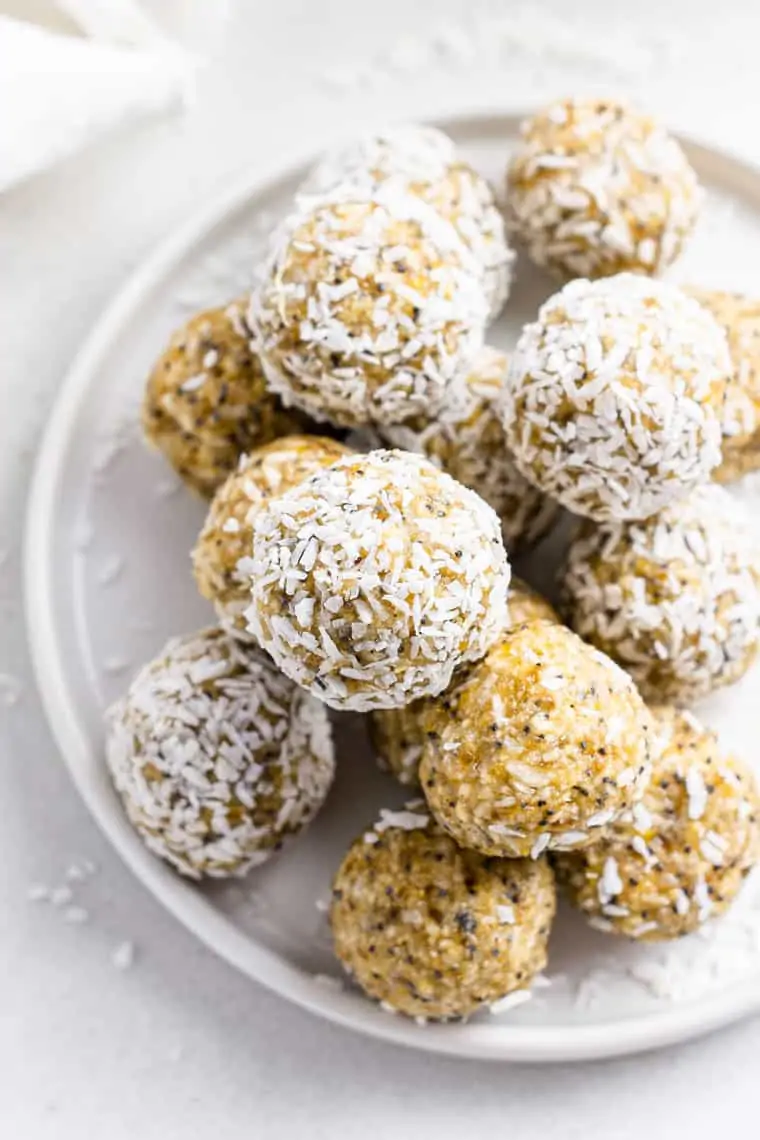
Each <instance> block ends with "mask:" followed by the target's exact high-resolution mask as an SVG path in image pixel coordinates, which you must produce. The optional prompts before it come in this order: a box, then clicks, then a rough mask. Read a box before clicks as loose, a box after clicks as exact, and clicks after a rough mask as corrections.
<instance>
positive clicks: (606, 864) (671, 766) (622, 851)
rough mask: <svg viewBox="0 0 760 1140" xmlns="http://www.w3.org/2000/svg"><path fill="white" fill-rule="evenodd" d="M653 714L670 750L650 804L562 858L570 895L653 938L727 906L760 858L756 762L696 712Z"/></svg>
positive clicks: (594, 915) (612, 926) (621, 929)
mask: <svg viewBox="0 0 760 1140" xmlns="http://www.w3.org/2000/svg"><path fill="white" fill-rule="evenodd" d="M653 712H654V715H655V718H656V726H657V735H658V739H659V742H660V747H661V749H662V750H661V752H660V754H659V756H658V758H657V759H656V760H655V763H654V766H653V771H652V781H651V783H650V785H649V787H648V788H647V791H646V792H645V794H644V798H643V800H642V801H641V803H639V804H637V805H636V807H635V808H634V810H633V811H631V812H628V813H626V815H625V816H624V817H623V818H622V819H620V820H619V821H618V822H616V823H615V824H614V825H613V826H612V827H611V828H610V829H609V831H608V832H607V833H606V834H605V836H604V837H603V838H602V839H600V840H599V842H598V843H596V844H594V846H593V847H587V848H586V849H585V850H584V851H578V852H575V851H573V852H567V853H566V854H562V855H558V856H557V857H556V868H557V872H558V876H559V879H560V882H561V883H562V885H563V886H564V888H565V890H566V892H567V895H568V897H569V898H570V901H571V902H572V903H573V905H574V906H577V907H579V908H580V909H581V910H582V911H583V912H584V914H586V915H588V916H589V917H590V918H591V920H592V921H593V924H594V926H595V927H597V928H598V929H600V930H604V931H607V932H609V933H610V934H623V935H625V936H627V937H628V938H635V939H639V940H643V941H647V942H659V941H660V940H662V939H666V938H678V937H679V936H681V935H683V934H690V933H691V932H692V931H694V930H696V929H697V928H698V927H699V926H701V925H702V923H704V922H705V921H706V920H707V919H708V918H712V917H715V916H717V915H719V914H722V913H723V912H724V911H725V910H727V909H728V907H729V906H730V905H731V903H732V901H733V899H734V898H735V897H736V895H737V893H738V891H739V888H740V887H741V885H742V882H743V881H744V878H745V877H746V875H747V874H748V873H749V871H750V870H751V869H752V867H753V865H754V864H755V863H756V862H757V860H758V857H760V793H759V792H758V787H757V782H756V780H755V776H754V773H753V772H752V770H751V768H749V767H748V765H747V764H745V763H744V762H743V761H742V760H739V759H738V758H737V757H735V756H730V755H725V754H724V753H722V752H721V750H720V748H719V745H718V741H717V738H716V737H715V735H714V733H712V732H709V731H708V730H707V729H705V728H704V727H703V726H702V725H701V724H700V723H699V721H698V720H697V719H696V718H695V717H694V716H693V715H692V714H691V713H687V712H678V711H677V710H676V709H674V708H672V707H668V706H663V707H661V708H655V709H654V710H653Z"/></svg>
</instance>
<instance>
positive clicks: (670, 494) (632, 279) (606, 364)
mask: <svg viewBox="0 0 760 1140" xmlns="http://www.w3.org/2000/svg"><path fill="white" fill-rule="evenodd" d="M730 373H731V361H730V358H729V355H728V345H727V343H726V337H725V333H724V332H723V330H722V329H721V328H720V327H719V326H718V324H717V322H716V321H715V320H714V319H713V318H712V317H711V316H710V314H709V313H708V312H707V311H706V310H705V309H703V308H702V307H701V306H700V305H699V304H697V302H696V301H694V299H693V298H691V297H687V296H686V295H685V294H684V293H682V292H681V291H680V290H679V289H676V288H675V287H674V286H672V285H667V284H665V283H663V282H660V281H650V280H647V279H646V278H643V277H636V276H634V275H633V274H631V273H623V274H620V275H619V276H617V277H609V278H606V279H604V280H602V281H584V280H578V281H571V282H570V284H569V285H566V286H565V287H564V289H562V290H560V292H559V293H556V294H555V295H554V296H553V297H550V298H549V300H548V301H546V303H545V304H544V305H542V306H541V309H540V311H539V314H538V320H537V321H535V322H534V323H533V324H529V325H526V327H525V328H524V329H523V332H522V335H521V337H520V340H519V342H518V345H517V348H516V350H515V352H514V354H513V356H512V359H511V362H510V367H509V371H508V374H507V379H506V383H505V386H504V391H503V396H502V416H503V421H504V427H505V431H506V436H507V441H508V443H509V445H510V447H511V449H512V453H513V456H514V460H515V463H516V464H517V466H518V468H519V469H520V471H522V473H523V475H524V476H525V477H526V478H527V479H530V480H531V481H532V482H534V483H535V484H536V486H537V487H539V488H541V490H542V491H544V492H545V493H546V494H547V495H550V496H552V497H553V498H555V499H558V500H559V502H561V503H562V504H563V505H564V506H566V507H567V508H568V510H571V511H573V512H575V513H576V514H579V515H587V516H588V517H589V518H593V519H599V520H606V519H645V518H648V517H649V515H653V514H656V513H657V511H661V510H663V509H664V508H665V507H666V506H668V505H669V504H670V503H672V502H675V501H676V500H677V499H679V498H683V497H684V496H685V495H686V494H687V492H688V491H690V490H691V489H692V487H695V486H697V485H698V484H699V483H703V482H705V481H706V480H707V479H708V478H709V476H710V472H711V471H712V469H713V467H715V466H716V464H717V463H718V462H719V461H720V439H721V421H722V416H723V403H724V400H725V397H726V385H727V382H728V378H729V376H730Z"/></svg>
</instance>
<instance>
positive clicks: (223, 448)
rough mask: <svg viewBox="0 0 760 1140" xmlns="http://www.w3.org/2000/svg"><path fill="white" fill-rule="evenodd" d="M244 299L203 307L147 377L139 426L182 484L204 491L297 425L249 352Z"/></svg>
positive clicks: (296, 416)
mask: <svg viewBox="0 0 760 1140" xmlns="http://www.w3.org/2000/svg"><path fill="white" fill-rule="evenodd" d="M246 305H247V299H246V300H245V301H234V302H233V303H232V304H230V305H227V306H224V307H222V308H218V309H207V310H205V311H204V312H202V313H198V314H197V315H196V316H194V317H192V319H191V320H189V321H188V322H187V324H185V325H183V326H182V327H181V328H179V329H177V330H176V332H175V333H174V334H173V335H172V338H171V340H170V341H169V345H168V346H167V348H166V350H165V351H164V352H163V353H162V355H161V356H160V357H159V359H158V361H157V363H156V365H155V367H154V368H153V371H152V372H151V374H150V377H149V378H148V383H147V386H146V389H145V394H144V397H143V404H142V425H143V431H144V432H145V436H146V438H147V439H148V441H149V442H150V443H151V444H152V445H153V446H154V447H156V448H157V449H158V450H159V451H160V452H162V454H163V455H164V456H165V458H166V459H167V460H168V461H169V463H170V464H171V465H172V467H173V468H174V469H175V471H177V473H178V474H179V475H180V476H181V477H182V479H183V481H184V482H185V483H187V485H188V486H190V487H192V488H193V489H194V490H195V491H198V492H199V493H200V494H201V495H204V496H210V495H212V494H213V492H214V491H215V490H216V488H217V487H218V486H219V485H220V484H221V483H223V482H224V480H225V479H226V478H227V476H228V475H229V474H230V472H231V471H234V470H235V467H236V466H237V463H238V460H239V459H240V456H241V455H242V454H243V452H245V451H250V449H251V448H252V447H257V446H258V445H259V444H263V443H268V442H269V441H270V440H271V439H275V438H276V437H277V436H280V435H287V434H288V433H289V432H293V431H299V430H302V429H303V428H304V427H306V426H307V420H306V417H304V416H303V415H301V414H300V413H298V412H294V411H287V410H286V409H285V408H284V407H283V406H282V404H281V402H280V400H279V398H278V397H277V396H275V395H274V394H273V393H272V392H270V391H269V390H268V388H267V384H266V380H265V379H264V373H263V371H262V368H261V364H260V362H259V359H258V356H257V355H256V354H255V353H254V352H252V351H251V347H250V339H251V333H250V330H249V329H248V327H247V325H246V322H245V306H246Z"/></svg>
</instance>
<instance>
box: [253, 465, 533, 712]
mask: <svg viewBox="0 0 760 1140" xmlns="http://www.w3.org/2000/svg"><path fill="white" fill-rule="evenodd" d="M509 576H510V569H509V562H508V560H507V555H506V551H505V550H504V545H503V543H502V540H501V533H500V529H499V520H498V519H497V517H496V515H495V514H494V512H493V511H492V510H491V508H490V507H489V506H487V505H486V503H484V502H483V500H482V499H480V498H479V497H478V496H477V495H476V494H475V493H474V492H473V491H469V490H467V488H465V487H462V486H460V484H459V483H457V482H455V480H454V479H452V478H451V477H450V476H448V475H445V474H444V473H443V472H441V471H439V470H438V469H437V468H436V467H434V466H433V464H432V463H428V462H427V460H425V459H423V458H421V457H420V456H417V455H409V454H407V453H404V452H398V451H373V452H370V453H369V454H368V455H357V456H351V457H349V458H346V459H341V460H339V461H338V462H337V463H334V464H333V466H332V467H327V468H324V469H322V470H321V471H318V472H317V473H316V474H315V475H313V476H312V477H311V479H309V480H308V481H307V482H306V483H301V484H300V485H299V486H297V487H294V488H292V489H291V490H290V491H287V492H286V493H285V494H284V495H281V496H280V497H278V498H276V499H271V500H270V501H269V503H268V504H267V506H266V507H265V508H264V510H262V511H260V512H259V514H258V515H257V516H256V519H255V521H254V528H253V562H252V564H251V582H252V585H251V597H252V605H251V607H250V608H249V610H248V611H247V617H248V630H249V632H250V633H252V634H253V636H254V637H255V638H256V640H257V641H258V643H259V644H260V645H261V646H263V648H264V649H265V650H266V651H267V652H268V653H270V654H271V656H272V658H273V659H274V661H275V663H276V664H277V665H278V666H279V667H280V668H281V669H282V671H283V672H284V673H286V674H287V675H288V676H289V677H291V678H292V679H293V680H294V681H297V682H298V684H299V685H303V686H304V687H305V688H306V689H308V690H309V691H310V692H312V693H314V695H315V696H318V697H319V698H320V699H321V700H323V701H325V702H326V703H327V704H328V705H330V706H332V707H333V708H338V709H354V710H356V711H358V712H368V711H369V710H370V709H373V708H396V707H398V706H401V705H406V704H409V703H410V701H413V700H415V699H416V698H417V697H423V696H427V695H431V694H435V693H440V692H442V690H443V689H445V688H446V686H447V685H448V683H449V681H450V680H451V677H452V675H453V672H454V670H455V669H456V668H457V667H458V666H459V665H462V664H463V663H465V662H467V661H474V660H477V658H478V657H481V656H482V655H483V654H484V653H485V652H486V650H487V649H488V647H489V646H490V645H492V644H493V642H494V641H495V640H496V639H497V638H498V636H499V634H500V633H501V631H502V629H503V628H504V627H505V625H506V624H507V588H508V586H509Z"/></svg>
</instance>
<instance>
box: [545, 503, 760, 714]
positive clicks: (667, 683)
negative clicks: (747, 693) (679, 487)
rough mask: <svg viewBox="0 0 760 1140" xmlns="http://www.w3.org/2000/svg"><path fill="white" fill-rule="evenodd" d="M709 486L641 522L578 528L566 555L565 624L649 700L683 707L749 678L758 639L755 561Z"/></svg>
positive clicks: (737, 521)
mask: <svg viewBox="0 0 760 1140" xmlns="http://www.w3.org/2000/svg"><path fill="white" fill-rule="evenodd" d="M747 524H748V520H747V517H746V515H745V513H744V511H743V510H742V507H741V504H740V503H738V502H737V501H736V500H734V499H733V498H732V497H731V495H729V493H728V492H727V491H725V490H724V489H723V488H722V487H718V486H717V485H715V484H707V485H706V486H704V487H700V488H698V489H697V490H696V491H694V492H692V494H691V495H690V496H689V497H688V498H687V499H685V500H684V501H683V502H680V503H676V504H675V505H674V506H672V507H668V508H667V509H666V510H664V511H662V513H661V514H659V515H656V516H655V517H654V518H651V519H647V520H645V521H644V522H629V523H604V524H601V525H599V526H594V525H592V524H590V523H584V524H583V525H582V526H581V527H580V529H579V532H578V533H577V535H576V537H575V539H574V541H573V542H572V544H571V546H570V549H569V551H568V559H567V566H566V570H565V574H564V585H563V591H564V599H565V609H566V615H567V619H568V624H569V625H571V626H572V628H573V629H574V630H575V631H576V632H577V633H578V634H580V636H581V637H582V638H584V639H585V640H586V641H589V642H591V643H592V644H594V645H596V646H597V647H598V648H599V649H601V650H602V651H603V652H604V653H607V654H609V656H610V657H613V658H614V659H615V660H616V661H617V662H619V664H620V665H622V666H623V668H624V669H626V670H627V671H628V672H629V673H630V674H631V676H632V677H633V678H634V680H635V681H636V683H637V685H638V686H639V688H640V689H641V692H642V693H643V695H644V697H645V698H646V699H647V700H650V701H669V702H672V703H674V704H690V703H691V702H693V701H695V700H698V699H699V698H700V697H704V696H706V695H707V694H708V693H710V692H712V690H713V689H716V688H719V687H721V686H723V685H730V684H732V683H733V682H734V681H737V680H738V679H739V678H740V677H741V676H743V674H744V673H745V672H746V671H747V669H748V668H749V666H750V664H751V663H752V661H753V660H754V658H755V654H756V653H757V646H758V637H760V556H759V555H758V551H757V547H756V544H755V542H754V540H753V539H752V536H751V533H750V531H749V528H748V525H747Z"/></svg>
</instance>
